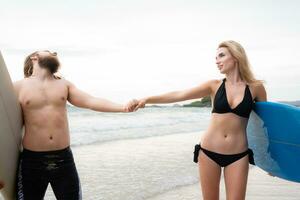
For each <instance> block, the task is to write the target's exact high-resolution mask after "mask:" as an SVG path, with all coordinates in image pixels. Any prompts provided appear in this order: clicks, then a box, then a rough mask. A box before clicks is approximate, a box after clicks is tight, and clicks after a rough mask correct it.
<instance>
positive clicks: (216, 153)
mask: <svg viewBox="0 0 300 200" xmlns="http://www.w3.org/2000/svg"><path fill="white" fill-rule="evenodd" d="M216 64H217V67H218V69H219V70H220V73H221V74H224V75H225V78H224V79H223V80H210V81H207V82H205V83H203V84H201V85H199V86H197V87H194V88H191V89H188V90H183V91H175V92H170V93H166V94H162V95H159V96H151V97H147V98H144V99H141V100H139V104H138V106H137V107H136V109H138V108H140V107H144V106H145V104H148V103H151V104H155V103H174V102H178V101H184V100H189V99H196V98H202V97H205V96H208V95H209V96H210V97H211V100H212V102H213V110H212V115H211V120H210V124H209V126H208V129H207V130H206V131H205V132H204V134H203V135H202V138H201V144H199V145H196V147H195V152H194V154H195V158H194V160H195V162H197V161H199V162H198V163H199V164H198V165H199V173H200V183H201V188H202V195H203V199H213V200H215V199H219V185H220V177H221V170H222V168H224V180H225V187H226V199H235V200H237V199H245V196H246V185H247V177H248V169H249V164H248V163H249V162H251V163H253V155H252V151H251V150H250V149H248V142H247V137H246V126H247V122H248V118H249V115H250V112H251V110H252V108H253V103H254V102H257V101H266V100H267V97H266V91H265V88H264V86H263V84H262V81H259V80H256V79H255V78H254V76H253V74H252V72H251V70H250V64H249V62H248V59H247V55H246V53H245V50H244V49H243V47H242V46H241V45H240V44H239V43H237V42H235V41H224V42H222V43H221V44H219V46H218V49H217V55H216Z"/></svg>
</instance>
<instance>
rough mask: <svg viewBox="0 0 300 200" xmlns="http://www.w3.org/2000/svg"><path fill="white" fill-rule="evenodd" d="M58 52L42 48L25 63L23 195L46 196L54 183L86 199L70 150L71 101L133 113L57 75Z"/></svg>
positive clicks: (20, 93)
mask: <svg viewBox="0 0 300 200" xmlns="http://www.w3.org/2000/svg"><path fill="white" fill-rule="evenodd" d="M59 65H60V64H59V60H58V58H57V54H56V53H51V52H50V51H37V52H34V53H32V54H31V55H29V56H28V57H27V58H26V60H25V63H24V76H25V78H24V79H23V80H21V81H18V82H16V83H15V84H14V87H15V91H16V94H17V98H18V100H19V102H20V104H21V108H22V111H23V118H24V125H25V134H24V138H23V141H22V144H23V147H24V150H23V152H22V154H21V158H20V163H19V169H18V174H17V196H18V199H25V200H41V199H43V197H44V195H45V191H46V188H47V186H48V184H49V183H50V184H51V186H52V189H53V191H54V194H55V196H56V198H57V199H60V200H73V199H74V200H78V199H81V189H80V182H79V177H78V174H77V170H76V166H75V163H74V160H73V156H72V152H71V149H70V147H69V146H70V134H69V127H68V119H67V110H66V104H67V101H68V102H70V103H71V104H73V105H74V106H77V107H81V108H88V109H91V110H95V111H100V112H131V111H133V109H134V107H135V105H136V104H137V101H136V100H132V101H131V102H129V103H128V104H127V105H126V106H123V105H119V104H116V103H113V102H110V101H108V100H105V99H100V98H96V97H93V96H90V95H89V94H87V93H85V92H83V91H81V90H79V89H77V88H76V87H75V85H74V84H72V83H71V82H69V81H67V80H65V79H63V78H60V77H58V76H56V75H55V73H56V72H57V71H58V69H59Z"/></svg>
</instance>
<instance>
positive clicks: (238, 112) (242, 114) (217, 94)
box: [201, 79, 253, 154]
mask: <svg viewBox="0 0 300 200" xmlns="http://www.w3.org/2000/svg"><path fill="white" fill-rule="evenodd" d="M225 82H226V81H225V79H224V80H221V81H218V82H217V83H216V84H215V85H214V86H213V89H212V95H211V99H212V102H213V105H212V106H213V113H212V115H211V119H210V124H209V126H208V129H207V130H206V131H205V132H204V134H203V135H202V138H201V146H202V147H203V148H205V149H208V150H210V151H214V152H217V153H222V154H235V153H241V152H243V151H245V150H247V149H248V142H247V136H246V127H247V122H248V117H249V112H250V111H251V110H252V104H253V98H252V94H251V93H252V92H251V88H250V86H247V85H246V84H243V85H238V86H234V87H231V86H229V85H228V84H227V83H226V84H225Z"/></svg>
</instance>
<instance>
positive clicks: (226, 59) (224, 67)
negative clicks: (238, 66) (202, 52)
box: [216, 47, 236, 74]
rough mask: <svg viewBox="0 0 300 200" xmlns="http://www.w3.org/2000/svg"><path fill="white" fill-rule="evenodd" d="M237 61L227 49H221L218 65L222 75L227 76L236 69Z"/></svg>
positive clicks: (217, 56)
mask: <svg viewBox="0 0 300 200" xmlns="http://www.w3.org/2000/svg"><path fill="white" fill-rule="evenodd" d="M235 63H236V59H235V58H234V57H233V56H232V55H231V54H230V52H229V51H228V49H227V48H225V47H221V48H218V50H217V55H216V64H217V67H218V69H219V70H220V73H221V74H227V73H228V72H229V71H231V70H233V69H234V67H235Z"/></svg>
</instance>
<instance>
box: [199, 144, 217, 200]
mask: <svg viewBox="0 0 300 200" xmlns="http://www.w3.org/2000/svg"><path fill="white" fill-rule="evenodd" d="M198 163H199V174H200V184H201V190H202V196H203V199H204V200H218V199H219V187H220V177H221V167H220V166H219V165H218V164H217V163H215V162H214V161H213V160H211V159H210V158H209V157H207V155H205V153H203V152H202V151H201V150H200V153H199V157H198Z"/></svg>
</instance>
